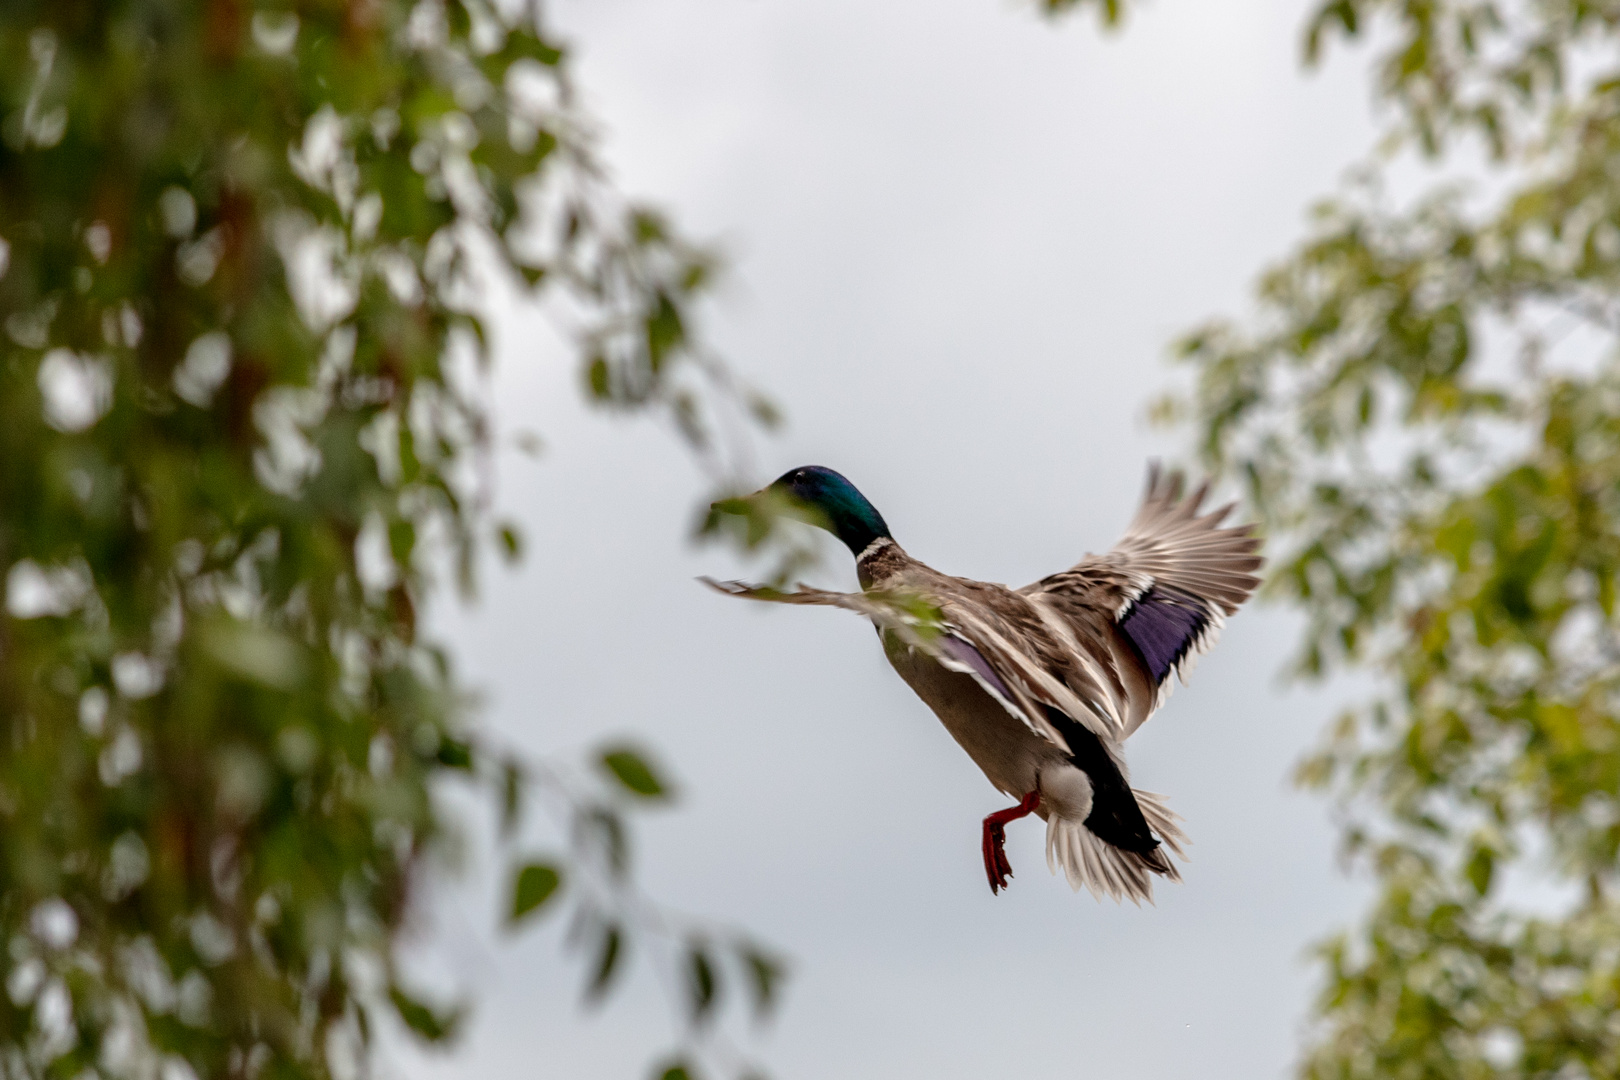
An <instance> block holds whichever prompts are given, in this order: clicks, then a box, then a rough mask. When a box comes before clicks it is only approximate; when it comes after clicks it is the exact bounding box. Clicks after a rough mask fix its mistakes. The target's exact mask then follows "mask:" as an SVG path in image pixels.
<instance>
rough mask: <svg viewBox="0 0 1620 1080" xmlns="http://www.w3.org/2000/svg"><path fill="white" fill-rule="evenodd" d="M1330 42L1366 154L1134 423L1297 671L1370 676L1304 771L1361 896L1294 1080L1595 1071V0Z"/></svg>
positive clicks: (1443, 16)
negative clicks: (1344, 49) (1237, 503)
mask: <svg viewBox="0 0 1620 1080" xmlns="http://www.w3.org/2000/svg"><path fill="white" fill-rule="evenodd" d="M1341 38H1345V39H1354V38H1366V39H1368V40H1369V41H1370V42H1371V43H1372V45H1373V48H1374V52H1375V57H1376V60H1375V62H1376V72H1377V83H1376V87H1377V97H1378V99H1379V101H1380V102H1381V103H1383V104H1384V105H1386V106H1389V107H1390V108H1389V111H1388V112H1386V113H1385V114H1384V115H1385V116H1386V117H1387V118H1388V126H1387V131H1386V137H1385V139H1384V140H1383V142H1382V143H1381V145H1380V146H1379V147H1378V149H1377V151H1376V152H1375V154H1374V155H1373V157H1372V158H1371V159H1370V160H1369V161H1368V162H1367V163H1366V165H1365V167H1364V168H1363V169H1362V170H1360V173H1359V176H1358V177H1357V178H1356V179H1355V180H1354V181H1353V182H1352V183H1351V184H1350V185H1349V187H1348V189H1347V191H1346V193H1345V194H1344V195H1343V196H1342V197H1341V198H1338V199H1336V200H1334V201H1333V202H1330V203H1328V204H1326V205H1324V206H1322V207H1321V208H1320V209H1319V211H1318V214H1317V216H1316V219H1315V222H1314V225H1313V227H1312V232H1311V235H1310V236H1309V238H1308V239H1307V240H1306V241H1305V243H1304V244H1303V245H1302V246H1301V247H1300V248H1299V249H1298V250H1297V251H1296V252H1295V253H1294V254H1293V255H1291V256H1290V257H1289V258H1288V259H1287V260H1286V261H1284V262H1283V263H1281V264H1280V265H1278V266H1277V267H1275V268H1274V269H1273V270H1271V271H1270V272H1269V273H1268V274H1267V275H1266V276H1265V278H1264V280H1263V282H1262V285H1261V289H1260V300H1261V310H1260V312H1259V314H1258V316H1257V318H1256V319H1255V320H1254V323H1253V325H1252V326H1251V327H1248V328H1243V327H1238V326H1235V325H1233V324H1230V323H1218V324H1214V325H1211V326H1208V327H1206V328H1204V329H1202V330H1200V331H1198V332H1196V333H1194V334H1192V335H1190V336H1189V337H1188V338H1187V339H1186V340H1185V342H1184V343H1183V346H1182V353H1183V355H1184V358H1185V360H1186V361H1187V362H1188V363H1190V364H1191V365H1192V367H1193V369H1194V372H1195V375H1196V382H1195V388H1194V390H1193V391H1192V392H1191V394H1190V395H1189V396H1188V397H1187V398H1185V399H1182V400H1180V401H1171V402H1167V403H1166V404H1165V406H1164V415H1166V416H1168V417H1171V418H1179V419H1180V420H1182V421H1183V422H1186V423H1189V424H1190V425H1191V426H1193V427H1194V428H1195V429H1196V430H1197V432H1198V434H1199V438H1200V445H1201V449H1202V452H1203V454H1204V456H1205V457H1206V458H1207V460H1208V462H1209V463H1210V464H1211V465H1212V466H1214V467H1217V468H1219V469H1222V470H1225V471H1226V472H1227V473H1228V474H1229V475H1231V476H1233V477H1235V478H1237V479H1239V480H1240V481H1241V482H1242V483H1243V484H1244V485H1245V487H1246V492H1247V495H1248V498H1249V500H1250V501H1251V503H1252V505H1253V506H1254V508H1255V509H1256V511H1257V512H1258V513H1259V515H1260V516H1261V517H1262V518H1263V520H1264V522H1265V525H1266V527H1267V530H1268V532H1269V534H1270V537H1271V546H1272V551H1271V555H1272V558H1273V559H1274V560H1275V562H1274V565H1275V567H1276V572H1275V575H1274V577H1273V580H1272V581H1271V583H1270V587H1271V593H1272V595H1273V596H1274V597H1279V598H1281V599H1283V600H1285V601H1286V602H1287V603H1288V604H1289V605H1291V606H1293V607H1294V608H1296V609H1297V610H1299V611H1300V612H1302V613H1303V614H1304V616H1305V617H1306V631H1305V636H1304V643H1303V648H1302V650H1301V653H1300V656H1299V658H1298V670H1299V672H1300V673H1302V674H1303V675H1305V676H1307V677H1311V678H1321V677H1327V676H1328V675H1330V674H1331V673H1333V672H1335V671H1341V670H1356V669H1364V670H1368V671H1370V672H1374V673H1376V674H1378V675H1379V676H1381V680H1382V682H1381V685H1383V686H1384V687H1385V688H1386V692H1385V693H1382V694H1380V695H1379V696H1377V697H1376V698H1375V700H1373V701H1371V702H1369V703H1368V704H1367V705H1365V706H1364V707H1360V708H1356V709H1353V710H1351V711H1349V712H1347V713H1346V714H1345V715H1344V716H1343V717H1342V718H1340V720H1339V721H1338V722H1337V723H1336V724H1335V725H1333V726H1332V728H1331V730H1330V731H1329V732H1328V734H1327V737H1326V739H1325V741H1324V742H1323V744H1322V746H1321V748H1320V750H1319V752H1317V753H1315V754H1314V755H1312V756H1311V757H1310V758H1309V759H1308V760H1307V761H1305V762H1304V763H1303V764H1302V766H1301V773H1300V775H1301V779H1302V781H1303V782H1305V783H1307V784H1309V785H1311V786H1314V787H1319V788H1324V789H1328V790H1331V791H1333V792H1334V793H1336V795H1337V798H1338V800H1339V805H1340V807H1341V809H1342V812H1343V815H1344V838H1345V847H1346V852H1347V854H1348V855H1349V857H1351V858H1352V859H1353V860H1355V861H1356V862H1358V863H1359V864H1360V865H1362V866H1365V867H1367V868H1369V869H1370V871H1371V873H1372V875H1373V878H1374V880H1375V883H1376V885H1377V895H1376V899H1375V901H1374V903H1373V905H1372V908H1371V911H1370V912H1369V913H1368V915H1367V917H1366V920H1365V922H1364V923H1363V924H1362V925H1361V926H1360V927H1359V928H1358V929H1357V930H1355V931H1354V932H1353V933H1349V934H1346V935H1344V936H1341V937H1339V938H1337V939H1335V940H1333V941H1331V942H1329V943H1327V944H1326V945H1325V946H1324V947H1323V949H1322V957H1323V961H1324V967H1325V972H1324V973H1325V976H1326V987H1325V990H1324V993H1323V996H1322V998H1321V1000H1320V1002H1319V1011H1318V1019H1317V1023H1316V1027H1315V1029H1314V1036H1313V1048H1312V1050H1311V1051H1310V1053H1309V1056H1308V1058H1307V1060H1306V1062H1305V1064H1304V1066H1303V1075H1305V1076H1307V1077H1311V1078H1319V1080H1329V1078H1332V1080H1373V1078H1378V1080H1389V1078H1402V1077H1413V1078H1416V1077H1424V1078H1436V1080H1442V1078H1458V1080H1462V1078H1467V1080H1475V1078H1485V1077H1558V1078H1560V1080H1575V1078H1582V1077H1588V1078H1602V1077H1614V1076H1620V895H1617V888H1620V874H1617V869H1620V865H1617V851H1620V636H1617V635H1620V620H1617V612H1616V603H1615V590H1616V581H1615V575H1616V571H1617V569H1620V354H1617V345H1620V340H1617V336H1620V180H1617V177H1620V67H1616V65H1615V59H1614V58H1615V56H1616V45H1617V44H1620V7H1616V6H1615V5H1613V4H1601V3H1599V4H1593V3H1589V2H1586V0H1571V2H1565V0H1538V2H1535V3H1494V2H1488V0H1487V2H1479V0H1466V2H1457V0H1334V2H1332V3H1327V4H1324V5H1322V6H1321V7H1320V8H1319V10H1318V11H1317V12H1316V14H1315V16H1314V18H1313V19H1312V21H1311V23H1310V26H1309V28H1308V33H1307V37H1306V52H1307V56H1308V57H1309V58H1310V59H1312V60H1315V59H1316V58H1317V57H1318V56H1319V55H1320V54H1321V53H1322V51H1323V50H1324V49H1325V48H1326V47H1327V46H1328V45H1329V44H1330V43H1331V42H1333V41H1334V40H1336V39H1341ZM1482 163H1484V164H1483V166H1482ZM1469 176H1472V177H1473V178H1474V181H1473V182H1472V183H1464V182H1459V181H1460V180H1465V179H1466V178H1467V177H1469ZM1414 187H1415V188H1416V192H1415V194H1414V192H1413V189H1414ZM1397 191H1404V192H1405V193H1406V194H1405V195H1404V196H1402V195H1398V194H1396V193H1395V192H1397Z"/></svg>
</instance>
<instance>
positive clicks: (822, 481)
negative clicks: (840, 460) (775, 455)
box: [768, 465, 889, 556]
mask: <svg viewBox="0 0 1620 1080" xmlns="http://www.w3.org/2000/svg"><path fill="white" fill-rule="evenodd" d="M768 490H770V491H775V492H778V493H780V494H783V495H786V496H788V497H789V499H791V500H792V501H793V502H795V503H797V504H799V505H800V506H802V507H804V508H806V509H807V510H809V511H811V513H809V514H808V515H806V518H805V520H807V521H809V522H810V523H811V524H812V525H819V526H820V527H822V528H823V529H826V530H827V531H828V532H830V533H832V534H833V535H834V536H836V537H838V539H840V540H842V541H843V542H844V545H845V546H846V547H848V548H849V550H850V551H851V552H852V553H854V554H855V555H857V556H859V555H860V553H861V552H863V551H865V550H866V549H867V548H868V547H870V546H871V544H872V541H874V540H877V539H880V538H883V537H887V536H888V535H889V526H888V525H886V524H885V523H884V521H883V515H882V514H880V513H878V512H877V507H875V506H873V505H872V504H871V503H869V502H867V501H866V496H865V495H862V494H861V493H860V492H859V491H857V490H855V485H854V484H852V483H850V482H849V481H848V480H845V479H844V478H843V477H842V476H841V475H839V474H838V473H835V472H833V471H832V470H831V469H828V468H824V467H823V466H820V465H802V466H800V467H799V468H797V469H789V470H788V471H787V472H785V473H783V474H782V475H781V476H779V477H777V478H776V480H775V481H773V482H772V483H771V485H770V487H769V489H768Z"/></svg>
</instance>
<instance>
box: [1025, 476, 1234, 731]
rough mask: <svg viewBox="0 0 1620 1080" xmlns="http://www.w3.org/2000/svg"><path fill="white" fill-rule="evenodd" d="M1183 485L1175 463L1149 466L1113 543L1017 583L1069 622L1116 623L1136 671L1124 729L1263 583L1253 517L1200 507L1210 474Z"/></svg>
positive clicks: (1122, 655) (1151, 706) (1125, 658)
mask: <svg viewBox="0 0 1620 1080" xmlns="http://www.w3.org/2000/svg"><path fill="white" fill-rule="evenodd" d="M1183 491H1184V484H1183V480H1182V476H1181V474H1180V473H1179V472H1170V473H1168V474H1166V473H1162V472H1161V471H1160V469H1159V467H1158V466H1157V465H1153V466H1150V467H1149V469H1148V485H1147V494H1146V495H1145V496H1144V497H1143V499H1142V506H1141V508H1140V509H1139V510H1137V512H1136V517H1135V519H1133V520H1132V521H1131V524H1130V527H1129V528H1127V529H1126V530H1125V535H1124V536H1123V537H1122V538H1121V539H1120V541H1119V543H1118V544H1116V545H1114V548H1113V550H1112V551H1109V552H1108V553H1107V554H1105V555H1088V556H1086V557H1085V558H1084V559H1082V560H1080V562H1078V563H1076V564H1075V565H1074V566H1073V567H1071V568H1070V569H1068V570H1064V571H1062V572H1060V573H1056V574H1053V575H1052V576H1050V577H1047V578H1043V579H1042V580H1040V581H1038V582H1036V583H1035V584H1033V585H1029V586H1026V587H1025V588H1023V589H1021V590H1019V591H1020V592H1021V593H1022V594H1023V595H1025V596H1027V597H1028V598H1029V599H1030V600H1031V601H1032V602H1034V603H1035V604H1036V605H1037V607H1039V608H1041V609H1042V610H1043V611H1047V612H1050V613H1052V614H1053V615H1054V616H1056V617H1057V618H1058V619H1059V620H1061V621H1063V622H1065V623H1068V624H1070V625H1076V624H1091V625H1094V624H1096V623H1097V622H1099V621H1106V622H1108V623H1111V624H1112V626H1113V627H1114V628H1115V629H1116V630H1117V634H1115V636H1114V640H1113V643H1112V644H1113V646H1114V648H1113V651H1114V652H1115V653H1116V655H1117V659H1118V660H1119V661H1121V662H1122V663H1124V664H1127V665H1129V666H1132V667H1134V668H1135V669H1136V672H1137V674H1138V676H1139V678H1137V679H1131V680H1128V681H1129V682H1131V683H1133V684H1135V685H1133V686H1130V687H1127V693H1126V695H1125V697H1126V699H1127V700H1126V701H1124V702H1122V706H1123V708H1122V712H1123V713H1124V714H1125V721H1124V724H1123V729H1122V733H1121V737H1124V736H1128V735H1130V734H1131V733H1132V732H1134V731H1135V730H1136V729H1137V728H1138V727H1140V726H1141V725H1142V723H1143V722H1144V721H1145V720H1147V718H1148V717H1149V716H1151V715H1152V714H1153V712H1154V710H1156V709H1157V708H1158V707H1159V705H1161V704H1162V703H1163V702H1164V699H1165V697H1166V696H1168V694H1169V692H1170V677H1171V675H1178V676H1184V675H1185V673H1186V670H1187V669H1188V668H1189V667H1190V662H1191V661H1192V660H1194V659H1195V658H1196V657H1197V656H1198V655H1199V654H1201V653H1202V652H1204V651H1205V650H1207V649H1208V648H1209V647H1210V646H1211V645H1213V644H1214V643H1215V638H1216V637H1217V635H1218V634H1219V633H1220V629H1221V626H1222V624H1223V623H1224V622H1225V620H1226V617H1227V616H1228V615H1231V614H1233V613H1234V612H1236V611H1237V609H1238V606H1239V605H1240V604H1242V603H1243V601H1244V600H1246V599H1248V597H1249V595H1250V594H1251V593H1253V592H1254V590H1255V588H1257V587H1258V586H1259V584H1260V579H1259V577H1257V576H1256V571H1258V570H1259V569H1260V567H1261V565H1262V564H1263V562H1264V560H1263V559H1261V557H1260V555H1259V550H1260V539H1259V537H1257V536H1255V535H1254V526H1253V525H1240V526H1235V527H1233V526H1223V525H1222V522H1223V521H1225V519H1226V517H1227V515H1228V514H1230V513H1231V511H1232V506H1231V504H1228V505H1226V506H1222V507H1219V508H1218V509H1216V510H1212V511H1210V512H1209V513H1200V512H1199V510H1200V507H1201V506H1202V504H1203V501H1204V497H1205V495H1206V494H1207V493H1208V491H1209V484H1208V483H1207V482H1206V483H1204V484H1202V485H1200V486H1199V487H1198V488H1197V490H1195V491H1194V492H1192V494H1190V495H1184V494H1183ZM1132 661H1134V664H1133V663H1132Z"/></svg>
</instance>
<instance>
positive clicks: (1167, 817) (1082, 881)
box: [1046, 791, 1188, 907]
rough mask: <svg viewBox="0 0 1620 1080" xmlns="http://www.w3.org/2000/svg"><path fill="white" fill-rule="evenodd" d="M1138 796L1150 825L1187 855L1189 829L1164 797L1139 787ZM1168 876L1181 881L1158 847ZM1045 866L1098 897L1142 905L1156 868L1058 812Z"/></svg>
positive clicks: (1050, 825)
mask: <svg viewBox="0 0 1620 1080" xmlns="http://www.w3.org/2000/svg"><path fill="white" fill-rule="evenodd" d="M1136 801H1137V803H1138V804H1139V805H1140V806H1141V808H1142V816H1143V817H1144V818H1146V819H1147V823H1148V827H1149V828H1150V829H1152V830H1153V832H1154V834H1155V835H1157V836H1158V837H1159V839H1160V840H1162V841H1163V844H1162V845H1161V847H1164V848H1169V849H1170V851H1172V852H1174V853H1175V854H1176V856H1177V857H1178V858H1182V859H1185V858H1186V857H1187V856H1186V847H1185V846H1186V844H1187V843H1188V840H1187V834H1186V833H1184V832H1182V831H1181V828H1180V826H1178V825H1177V824H1176V822H1178V821H1180V820H1181V819H1180V818H1179V817H1178V816H1177V815H1176V814H1174V813H1173V812H1171V810H1170V809H1169V808H1168V807H1167V806H1165V804H1164V797H1163V796H1162V795H1155V794H1154V793H1152V792H1150V791H1137V792H1136ZM1160 856H1161V858H1162V861H1163V863H1164V865H1165V866H1166V867H1168V868H1169V869H1168V871H1167V872H1163V876H1164V877H1165V878H1167V879H1169V880H1170V881H1180V880H1181V873H1180V871H1178V870H1177V869H1176V864H1175V863H1174V862H1172V861H1171V860H1170V858H1169V856H1168V855H1167V854H1165V853H1164V852H1163V851H1162V850H1161V852H1160ZM1046 865H1047V867H1048V868H1050V869H1051V871H1052V873H1054V874H1055V873H1057V872H1058V870H1059V869H1061V870H1062V871H1063V876H1064V877H1066V878H1067V879H1068V881H1069V887H1070V888H1071V889H1073V890H1074V891H1075V892H1079V891H1080V890H1081V889H1086V890H1087V891H1089V892H1090V893H1091V895H1092V896H1094V897H1096V898H1097V900H1098V901H1099V902H1100V901H1101V900H1102V898H1103V897H1105V896H1106V897H1109V898H1111V899H1113V900H1115V901H1122V900H1129V901H1130V902H1131V903H1133V904H1135V905H1137V906H1138V907H1141V906H1142V901H1144V900H1146V901H1147V902H1148V903H1150V904H1151V903H1153V878H1154V876H1155V874H1157V873H1160V872H1159V871H1155V870H1154V869H1153V868H1152V867H1150V866H1149V865H1148V864H1147V862H1146V861H1144V860H1143V859H1142V857H1141V856H1139V855H1136V854H1134V853H1132V852H1129V851H1126V850H1124V849H1123V848H1117V847H1115V846H1114V845H1112V844H1110V843H1108V842H1106V841H1105V840H1103V839H1102V838H1101V837H1099V836H1098V835H1097V834H1096V833H1094V832H1092V831H1091V830H1090V829H1088V828H1086V827H1085V825H1083V824H1082V823H1080V822H1078V821H1071V820H1068V819H1065V818H1060V817H1058V816H1056V815H1053V816H1052V817H1050V818H1048V819H1047V822H1046Z"/></svg>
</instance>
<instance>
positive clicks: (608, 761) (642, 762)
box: [602, 746, 669, 799]
mask: <svg viewBox="0 0 1620 1080" xmlns="http://www.w3.org/2000/svg"><path fill="white" fill-rule="evenodd" d="M602 765H603V767H605V768H606V769H607V771H608V773H609V774H610V775H611V776H612V777H613V778H614V779H615V780H617V781H618V782H619V784H620V785H621V786H622V787H623V788H624V789H625V790H626V791H628V792H630V793H631V794H633V795H639V796H641V797H642V798H644V799H663V798H667V797H668V795H669V789H668V787H667V786H666V785H665V783H664V782H663V781H662V780H661V779H659V777H658V774H657V773H656V772H655V771H654V770H653V767H652V766H651V765H649V764H648V763H647V759H646V758H645V757H643V756H642V755H641V754H640V753H639V752H638V751H636V750H633V749H631V748H629V747H627V746H618V747H613V748H610V749H607V750H604V751H603V752H602Z"/></svg>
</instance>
